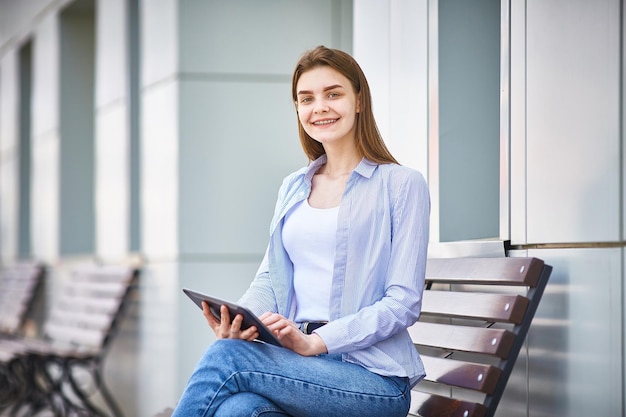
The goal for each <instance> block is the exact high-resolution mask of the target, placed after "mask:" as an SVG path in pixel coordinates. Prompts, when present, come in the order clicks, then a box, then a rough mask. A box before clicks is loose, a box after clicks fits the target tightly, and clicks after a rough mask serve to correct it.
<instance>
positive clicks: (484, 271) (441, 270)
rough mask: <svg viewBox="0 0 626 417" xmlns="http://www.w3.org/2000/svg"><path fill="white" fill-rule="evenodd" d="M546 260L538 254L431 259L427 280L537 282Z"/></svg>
mask: <svg viewBox="0 0 626 417" xmlns="http://www.w3.org/2000/svg"><path fill="white" fill-rule="evenodd" d="M543 265H544V262H543V261H542V260H540V259H537V258H454V259H429V260H428V263H427V265H426V280H427V281H433V282H446V283H465V284H498V285H522V286H530V287H534V286H536V285H537V282H538V280H539V276H540V275H541V271H542V269H543Z"/></svg>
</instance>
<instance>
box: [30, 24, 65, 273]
mask: <svg viewBox="0 0 626 417" xmlns="http://www.w3.org/2000/svg"><path fill="white" fill-rule="evenodd" d="M58 80H59V21H58V16H57V15H56V14H50V15H48V16H46V17H45V18H43V20H42V21H41V22H40V24H39V26H38V27H37V29H36V31H35V34H34V40H33V106H32V110H33V115H32V135H33V137H32V149H31V151H32V157H33V160H32V168H33V170H32V181H33V182H32V189H31V192H32V198H31V205H32V223H31V230H32V236H33V237H35V236H36V239H35V238H34V239H33V241H32V244H33V257H34V258H35V259H39V260H43V261H44V262H53V261H56V259H57V257H58V254H59V168H60V167H59V138H60V136H59V82H58Z"/></svg>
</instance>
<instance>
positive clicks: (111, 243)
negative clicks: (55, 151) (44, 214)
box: [95, 0, 130, 259]
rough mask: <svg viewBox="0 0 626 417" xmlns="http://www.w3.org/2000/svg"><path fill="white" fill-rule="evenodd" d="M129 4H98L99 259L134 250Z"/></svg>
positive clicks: (116, 0)
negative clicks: (131, 237) (131, 231)
mask: <svg viewBox="0 0 626 417" xmlns="http://www.w3.org/2000/svg"><path fill="white" fill-rule="evenodd" d="M126 3H127V1H126V0H108V1H102V0H100V1H98V2H97V12H96V30H97V33H96V48H95V50H96V56H95V61H96V62H95V68H96V75H97V78H96V80H95V83H96V91H95V206H96V207H95V213H96V216H95V224H96V226H95V229H96V236H95V239H96V245H95V246H96V255H97V256H98V257H100V258H102V259H120V258H123V257H125V256H126V255H127V253H128V248H129V196H130V190H129V183H130V181H129V178H130V175H129V171H130V170H129V149H130V146H129V139H130V138H129V118H128V112H129V108H128V71H127V68H128V65H127V45H128V42H127V39H128V36H127V34H128V28H127V25H126V21H127V13H126V10H127V7H126Z"/></svg>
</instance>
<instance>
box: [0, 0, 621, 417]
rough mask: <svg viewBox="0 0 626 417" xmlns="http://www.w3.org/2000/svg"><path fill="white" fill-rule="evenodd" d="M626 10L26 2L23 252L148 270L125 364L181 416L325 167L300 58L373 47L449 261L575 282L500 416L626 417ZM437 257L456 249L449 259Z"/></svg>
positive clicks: (5, 163)
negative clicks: (291, 208) (210, 355)
mask: <svg viewBox="0 0 626 417" xmlns="http://www.w3.org/2000/svg"><path fill="white" fill-rule="evenodd" d="M624 13H625V10H624V2H623V0H594V1H589V0H587V1H585V0H574V1H572V0H549V1H546V0H473V1H472V2H467V1H463V0H389V1H379V0H352V1H348V0H315V1H306V0H263V1H257V0H229V1H223V0H144V1H140V0H106V1H105V0H2V1H0V259H1V260H2V262H4V263H10V262H13V261H15V260H18V259H26V258H32V259H37V260H41V261H43V262H45V263H46V264H47V265H49V266H50V269H49V271H50V273H49V276H48V279H47V281H46V289H45V299H46V300H47V301H50V300H53V299H54V297H55V296H56V294H57V289H58V287H59V286H60V285H62V283H63V281H64V280H65V279H66V277H67V271H68V270H69V269H70V268H71V266H72V265H74V264H76V263H79V262H84V261H96V262H126V261H128V260H129V259H133V260H136V259H140V261H141V263H142V275H141V284H140V289H139V292H138V299H137V302H136V305H135V306H134V307H133V310H132V312H131V315H130V317H129V318H128V319H127V320H126V321H125V323H124V326H123V329H122V334H121V336H122V337H119V338H118V339H117V341H116V343H115V345H114V347H113V350H112V351H111V352H110V355H109V357H108V360H107V362H106V365H105V369H106V373H105V379H106V380H107V382H108V384H109V385H110V386H111V390H112V391H113V393H114V395H115V397H116V398H117V399H118V400H119V401H120V403H121V405H122V408H123V409H124V410H125V411H126V413H127V414H128V415H130V416H141V417H144V416H146V417H149V416H152V415H154V414H155V413H156V412H158V411H160V410H162V409H163V408H165V407H168V406H173V405H174V404H175V403H176V401H177V399H178V396H179V395H180V393H181V391H182V389H183V387H184V385H185V382H186V380H187V378H188V376H189V374H190V373H191V371H192V369H193V366H194V365H195V363H196V361H197V359H198V358H199V356H200V355H201V354H202V352H203V350H204V349H205V348H206V346H207V345H208V344H210V343H211V341H212V336H211V334H210V333H211V331H210V329H209V328H208V327H207V326H206V324H205V322H204V319H203V317H202V316H201V315H200V314H199V313H198V311H197V309H196V307H195V306H194V305H193V304H192V303H191V302H189V301H188V300H187V299H186V298H185V297H184V295H183V294H182V291H181V288H183V287H191V288H195V289H198V290H202V291H206V292H212V293H214V294H215V295H218V296H222V297H225V298H229V299H237V298H238V296H239V295H240V294H241V293H242V292H243V291H244V290H245V288H247V286H248V284H249V282H250V280H251V278H252V277H253V276H254V273H255V271H256V268H257V266H258V263H259V262H260V260H261V258H262V256H263V253H264V250H265V246H266V244H267V237H268V236H267V231H268V227H269V221H270V217H271V214H272V211H273V204H274V200H275V197H276V193H277V191H278V187H279V185H280V183H281V180H282V178H283V177H284V176H285V175H287V174H288V173H289V172H291V171H293V170H295V169H297V168H299V167H301V166H303V165H305V164H306V163H307V161H306V158H305V156H304V154H303V153H302V151H301V149H300V145H299V141H298V138H297V124H296V114H295V111H294V107H293V103H291V99H290V78H291V72H292V69H293V67H294V65H295V62H296V61H297V59H298V57H299V56H300V54H301V53H302V52H303V51H304V50H306V49H309V48H312V47H315V46H317V45H320V44H324V45H327V46H330V47H335V48H339V49H343V50H346V51H347V52H350V53H352V54H353V55H354V56H355V57H356V58H357V60H358V61H359V62H360V63H361V65H362V67H363V69H364V71H365V73H366V75H367V77H368V80H369V82H370V86H371V88H372V92H373V99H374V109H375V114H376V117H377V120H378V122H379V128H380V130H381V132H382V134H383V136H384V138H385V139H386V141H387V143H388V145H389V147H390V149H391V151H392V153H394V155H396V157H397V158H398V159H399V161H400V162H401V163H403V164H405V165H409V166H412V167H414V168H416V169H418V170H420V171H422V173H424V175H425V177H426V178H427V180H428V183H429V186H430V189H431V197H432V207H433V210H432V216H431V241H432V244H433V248H437V250H439V248H444V249H443V250H444V251H445V248H446V246H447V243H449V242H459V241H461V242H465V243H467V244H468V245H477V246H478V247H480V246H481V243H482V242H487V241H488V242H492V243H493V242H499V243H500V245H501V246H502V247H504V246H506V248H507V249H509V254H510V255H511V256H527V255H528V256H536V257H539V258H542V259H544V260H545V261H546V262H547V263H549V264H551V265H553V267H554V271H553V274H552V277H551V282H550V283H549V285H548V289H547V290H546V294H545V295H544V300H543V301H542V305H541V306H540V309H539V311H538V313H537V316H536V319H535V322H534V323H533V327H532V328H531V332H530V334H529V336H528V343H527V347H526V349H525V352H524V354H523V355H522V356H521V357H520V359H519V361H518V365H517V367H516V371H515V374H514V377H513V378H512V380H511V382H510V383H509V388H508V389H507V392H506V394H505V398H504V400H503V402H502V403H501V405H500V411H499V415H501V416H507V417H518V416H519V417H522V416H533V417H534V416H559V417H561V416H589V415H602V416H623V415H624V414H625V412H626V406H625V398H624V391H625V389H626V387H625V374H626V368H625V366H626V365H625V354H624V351H625V346H626V345H625V342H626V341H625V336H624V335H625V332H626V331H625V323H626V310H625V308H624V304H625V301H626V295H625V286H624V281H625V278H626V272H625V271H626V267H625V265H626V254H625V247H626V237H625V236H626V218H625V217H626V176H625V166H626V150H625V146H624V123H623V120H624V104H623V103H624V96H625V95H624V75H625V71H624V45H626V42H625V40H626V39H625V36H626V31H625V30H624ZM433 253H436V250H434V251H433Z"/></svg>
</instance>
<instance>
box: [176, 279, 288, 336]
mask: <svg viewBox="0 0 626 417" xmlns="http://www.w3.org/2000/svg"><path fill="white" fill-rule="evenodd" d="M183 292H184V293H185V294H186V295H187V296H188V297H189V298H190V299H191V300H192V301H193V302H194V303H195V304H196V305H197V306H198V307H200V309H202V301H206V302H207V303H208V304H209V309H210V310H211V313H213V315H214V316H215V317H217V318H218V319H219V318H220V306H222V305H225V306H226V307H228V311H229V313H230V318H231V320H232V318H233V317H235V316H236V315H237V314H241V315H242V316H243V323H242V324H241V328H242V329H247V328H248V327H250V326H256V328H257V330H258V332H259V337H258V339H259V340H260V341H262V342H266V343H270V344H272V345H276V346H282V343H281V342H280V340H278V338H276V336H274V334H272V332H270V331H269V329H268V328H267V327H265V325H264V324H263V323H262V322H261V320H259V318H258V317H257V316H256V315H254V313H252V312H251V311H250V310H248V309H247V308H245V307H243V306H240V305H237V304H235V303H232V302H230V301H225V300H221V299H219V298H215V297H211V296H210V295H206V294H202V293H199V292H197V291H193V290H190V289H189V288H183Z"/></svg>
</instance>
